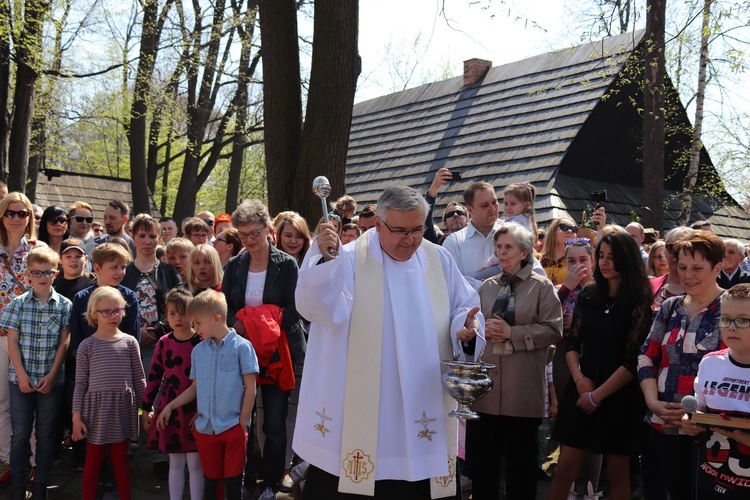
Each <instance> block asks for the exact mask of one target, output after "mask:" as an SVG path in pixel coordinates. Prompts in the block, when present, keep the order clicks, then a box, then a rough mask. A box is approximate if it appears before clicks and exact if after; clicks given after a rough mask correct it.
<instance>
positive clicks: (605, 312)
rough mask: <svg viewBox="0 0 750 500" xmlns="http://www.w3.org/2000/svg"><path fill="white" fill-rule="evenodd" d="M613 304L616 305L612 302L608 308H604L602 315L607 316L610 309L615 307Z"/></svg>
mask: <svg viewBox="0 0 750 500" xmlns="http://www.w3.org/2000/svg"><path fill="white" fill-rule="evenodd" d="M615 304H617V302H612V304H611V305H610V306H609V307H605V308H604V314H609V311H611V310H612V308H613V307H615Z"/></svg>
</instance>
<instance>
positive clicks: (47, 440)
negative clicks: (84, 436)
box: [10, 383, 62, 484]
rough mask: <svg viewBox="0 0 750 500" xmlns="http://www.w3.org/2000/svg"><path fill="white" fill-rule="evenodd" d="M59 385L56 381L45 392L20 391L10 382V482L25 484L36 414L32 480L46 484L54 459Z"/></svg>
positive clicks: (60, 389) (60, 388)
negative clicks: (34, 461)
mask: <svg viewBox="0 0 750 500" xmlns="http://www.w3.org/2000/svg"><path fill="white" fill-rule="evenodd" d="M61 398H62V386H61V385H56V386H54V387H53V388H52V390H51V391H50V392H49V393H47V394H42V393H41V392H31V393H28V394H27V393H23V392H21V389H20V388H19V387H18V384H14V383H11V384H10V407H11V410H10V423H11V428H12V436H11V441H10V474H11V477H12V479H13V483H14V484H25V483H26V477H27V471H26V469H27V466H28V463H29V456H30V455H31V442H30V439H31V430H32V426H33V425H34V418H35V417H36V475H35V479H34V481H35V482H36V483H40V484H47V478H48V476H49V473H50V470H51V469H52V462H53V461H54V459H55V435H56V425H57V414H58V412H59V410H60V400H61Z"/></svg>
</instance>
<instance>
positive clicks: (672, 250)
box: [664, 243, 674, 253]
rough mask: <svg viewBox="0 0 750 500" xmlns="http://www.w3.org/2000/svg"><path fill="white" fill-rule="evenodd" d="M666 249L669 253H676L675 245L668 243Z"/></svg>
mask: <svg viewBox="0 0 750 500" xmlns="http://www.w3.org/2000/svg"><path fill="white" fill-rule="evenodd" d="M664 249H665V250H666V251H667V253H674V243H667V244H666V245H664Z"/></svg>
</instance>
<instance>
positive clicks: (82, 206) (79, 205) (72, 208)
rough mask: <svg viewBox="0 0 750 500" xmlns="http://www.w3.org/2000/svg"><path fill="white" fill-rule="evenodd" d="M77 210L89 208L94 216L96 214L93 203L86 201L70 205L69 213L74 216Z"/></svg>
mask: <svg viewBox="0 0 750 500" xmlns="http://www.w3.org/2000/svg"><path fill="white" fill-rule="evenodd" d="M76 210H88V211H89V212H91V215H92V216H93V215H94V209H93V208H91V205H89V204H88V203H86V202H85V201H76V202H75V203H73V204H72V205H71V206H70V207H68V215H70V216H71V217H72V216H73V215H74V214H75V211H76Z"/></svg>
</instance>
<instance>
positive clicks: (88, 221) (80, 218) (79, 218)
mask: <svg viewBox="0 0 750 500" xmlns="http://www.w3.org/2000/svg"><path fill="white" fill-rule="evenodd" d="M71 219H74V220H75V221H76V222H78V223H79V224H81V223H83V222H86V224H91V223H92V222H94V218H93V217H84V216H83V215H74V216H73V217H71Z"/></svg>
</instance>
